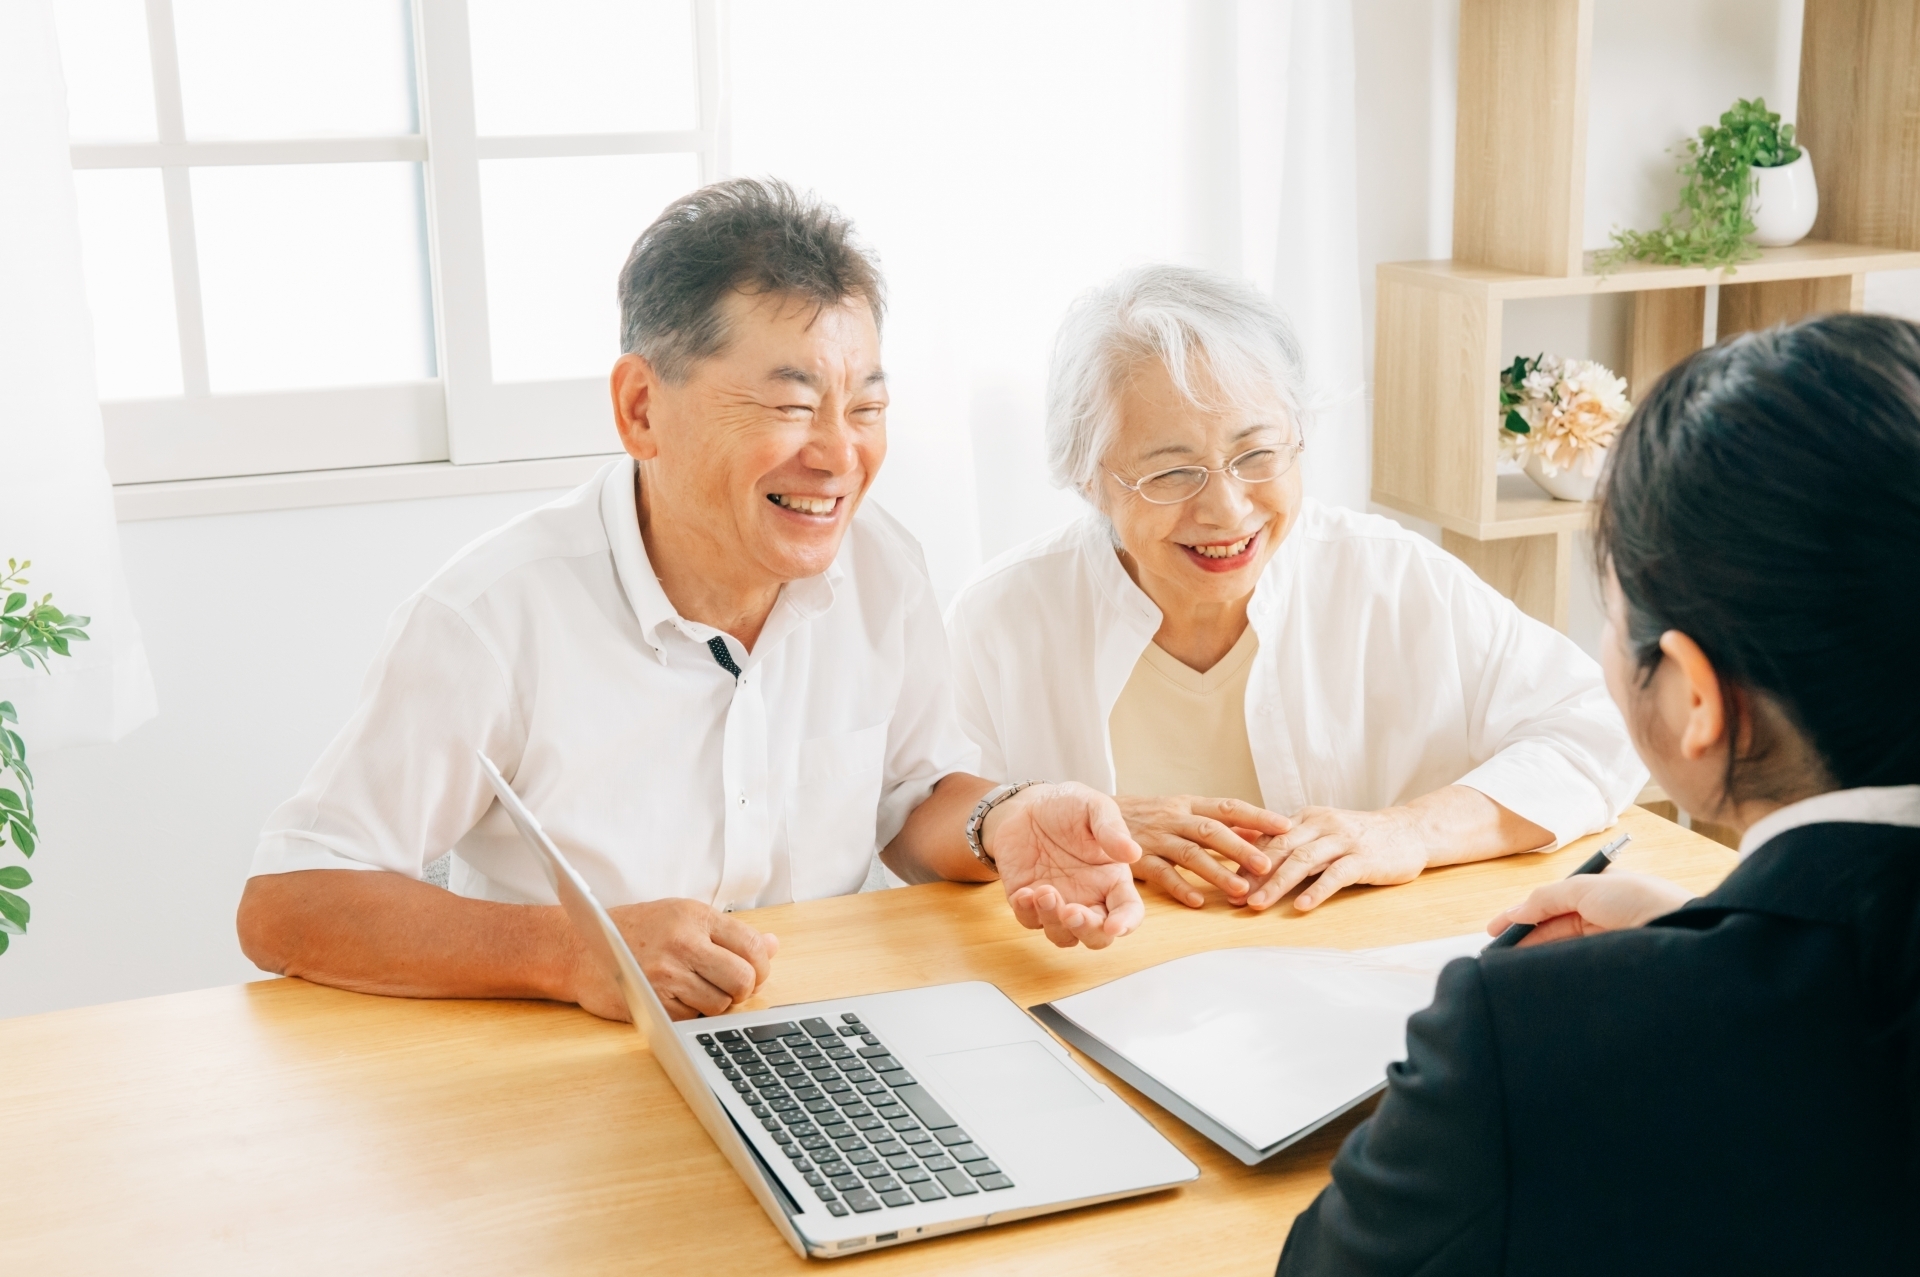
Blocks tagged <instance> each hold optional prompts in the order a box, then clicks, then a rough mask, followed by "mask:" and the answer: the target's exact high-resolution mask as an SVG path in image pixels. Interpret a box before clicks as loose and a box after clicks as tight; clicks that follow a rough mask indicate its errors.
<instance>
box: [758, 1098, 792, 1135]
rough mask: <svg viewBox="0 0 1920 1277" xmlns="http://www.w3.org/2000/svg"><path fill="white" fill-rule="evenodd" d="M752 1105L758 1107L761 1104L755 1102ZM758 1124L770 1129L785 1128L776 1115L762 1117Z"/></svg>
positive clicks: (782, 1129) (778, 1129)
mask: <svg viewBox="0 0 1920 1277" xmlns="http://www.w3.org/2000/svg"><path fill="white" fill-rule="evenodd" d="M754 1107H755V1108H760V1107H762V1106H761V1105H757V1104H756V1105H755V1106H754ZM760 1125H762V1126H764V1127H766V1128H767V1129H768V1130H770V1131H784V1130H786V1129H787V1128H786V1127H784V1126H782V1125H780V1119H779V1118H777V1117H763V1118H761V1119H760Z"/></svg>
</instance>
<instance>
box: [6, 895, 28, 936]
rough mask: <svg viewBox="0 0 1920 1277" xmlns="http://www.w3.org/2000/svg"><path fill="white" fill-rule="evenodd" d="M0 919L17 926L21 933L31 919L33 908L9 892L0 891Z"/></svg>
mask: <svg viewBox="0 0 1920 1277" xmlns="http://www.w3.org/2000/svg"><path fill="white" fill-rule="evenodd" d="M0 918H5V919H6V920H7V921H8V922H11V923H13V924H15V925H16V926H18V927H19V928H20V930H21V931H22V932H24V931H25V930H26V929H27V923H28V922H30V921H32V919H33V906H32V905H30V904H28V903H27V902H26V901H25V900H24V899H23V898H21V897H20V896H16V895H14V894H13V893H12V892H11V891H0Z"/></svg>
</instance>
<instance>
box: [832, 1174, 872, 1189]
mask: <svg viewBox="0 0 1920 1277" xmlns="http://www.w3.org/2000/svg"><path fill="white" fill-rule="evenodd" d="M829 1182H830V1183H831V1184H832V1185H833V1186H834V1187H835V1188H837V1189H839V1190H840V1191H841V1192H843V1193H844V1192H846V1191H848V1190H849V1189H854V1188H864V1187H865V1186H866V1181H865V1180H863V1179H861V1178H860V1177H859V1176H858V1175H835V1176H834V1177H833V1178H832V1179H831V1180H830V1181H829Z"/></svg>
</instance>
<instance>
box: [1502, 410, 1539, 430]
mask: <svg viewBox="0 0 1920 1277" xmlns="http://www.w3.org/2000/svg"><path fill="white" fill-rule="evenodd" d="M1507 429H1508V430H1511V431H1512V432H1513V433H1514V434H1517V435H1530V434H1532V433H1533V427H1532V426H1529V425H1528V424H1527V419H1526V418H1525V417H1523V416H1521V415H1520V414H1519V413H1517V412H1515V411H1514V410H1513V409H1511V408H1509V409H1507Z"/></svg>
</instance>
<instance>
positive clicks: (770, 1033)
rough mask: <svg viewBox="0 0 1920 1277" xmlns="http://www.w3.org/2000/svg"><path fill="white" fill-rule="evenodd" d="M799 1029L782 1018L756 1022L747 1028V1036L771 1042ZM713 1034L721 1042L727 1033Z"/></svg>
mask: <svg viewBox="0 0 1920 1277" xmlns="http://www.w3.org/2000/svg"><path fill="white" fill-rule="evenodd" d="M799 1031H800V1026H799V1025H797V1024H795V1023H794V1022H793V1021H791V1020H783V1021H781V1022H780V1023H779V1024H756V1025H754V1026H753V1027H752V1028H751V1029H748V1030H747V1037H748V1038H749V1039H751V1040H752V1041H755V1042H771V1041H772V1040H773V1039H775V1038H778V1037H785V1036H786V1035H787V1034H789V1033H798V1032H799ZM715 1036H716V1037H718V1038H719V1039H720V1040H721V1041H723V1042H724V1041H726V1040H727V1035H726V1034H724V1033H720V1034H716V1035H715ZM739 1036H740V1035H739V1034H737V1033H736V1034H734V1037H736V1038H738V1037H739Z"/></svg>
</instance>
